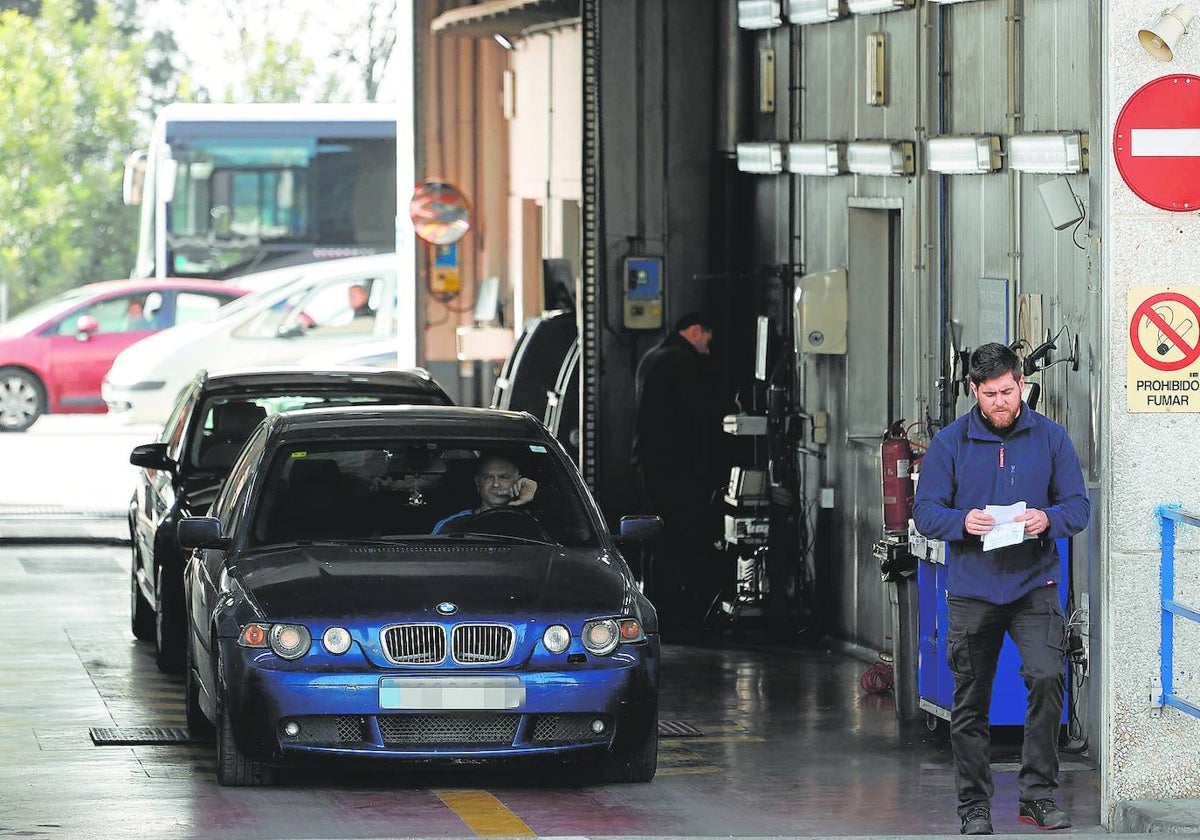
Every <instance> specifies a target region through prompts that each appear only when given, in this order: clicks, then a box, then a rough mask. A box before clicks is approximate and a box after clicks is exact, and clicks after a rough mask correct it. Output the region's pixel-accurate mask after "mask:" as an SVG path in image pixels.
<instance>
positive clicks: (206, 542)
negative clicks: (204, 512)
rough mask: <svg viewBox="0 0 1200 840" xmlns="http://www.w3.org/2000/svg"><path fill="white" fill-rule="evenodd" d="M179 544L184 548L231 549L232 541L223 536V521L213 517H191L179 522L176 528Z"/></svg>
mask: <svg viewBox="0 0 1200 840" xmlns="http://www.w3.org/2000/svg"><path fill="white" fill-rule="evenodd" d="M176 534H177V535H178V536H179V544H180V545H182V546H183V547H184V548H219V549H225V548H229V545H230V539H229V537H225V536H222V535H221V520H219V519H214V518H213V517H211V516H189V517H186V518H184V519H181V520H179V525H178V526H177V528H176Z"/></svg>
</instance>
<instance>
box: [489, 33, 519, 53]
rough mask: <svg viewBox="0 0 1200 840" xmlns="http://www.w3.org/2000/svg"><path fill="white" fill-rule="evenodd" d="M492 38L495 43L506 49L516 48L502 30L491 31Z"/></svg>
mask: <svg viewBox="0 0 1200 840" xmlns="http://www.w3.org/2000/svg"><path fill="white" fill-rule="evenodd" d="M492 38H493V39H494V40H495V41H496V43H497V44H499V45H500V46H502V47H504V49H506V50H515V49H516V48H517V47H516V45H515V44H513V42H512V41H510V40H509V39H508V38H507V37H506V36H505V35H504V33H502V32H493V33H492Z"/></svg>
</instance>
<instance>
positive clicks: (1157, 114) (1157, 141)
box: [1113, 74, 1200, 212]
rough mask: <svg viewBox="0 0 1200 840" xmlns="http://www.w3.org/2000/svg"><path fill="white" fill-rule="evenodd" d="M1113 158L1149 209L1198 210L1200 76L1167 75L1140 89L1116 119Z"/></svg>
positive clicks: (1199, 206) (1127, 181)
mask: <svg viewBox="0 0 1200 840" xmlns="http://www.w3.org/2000/svg"><path fill="white" fill-rule="evenodd" d="M1113 157H1114V158H1115V160H1116V162H1117V170H1118V171H1119V172H1120V173H1121V178H1122V179H1124V181H1125V183H1126V184H1127V185H1128V186H1129V189H1131V190H1133V192H1134V194H1135V195H1136V196H1137V197H1138V198H1140V199H1141V200H1142V201H1144V202H1146V203H1147V204H1153V205H1154V206H1155V207H1161V208H1162V209H1163V210H1175V211H1178V212H1184V211H1192V210H1198V209H1200V76H1190V75H1186V74H1177V75H1172V76H1163V77H1162V78H1160V79H1155V80H1154V81H1152V82H1149V83H1148V84H1145V85H1143V86H1142V87H1140V88H1138V90H1137V91H1136V92H1135V93H1134V94H1133V96H1131V97H1129V101H1128V102H1126V103H1125V107H1124V108H1122V109H1121V113H1120V115H1118V116H1117V124H1116V127H1115V129H1114V131H1113Z"/></svg>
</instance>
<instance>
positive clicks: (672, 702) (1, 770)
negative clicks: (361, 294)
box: [0, 535, 1103, 840]
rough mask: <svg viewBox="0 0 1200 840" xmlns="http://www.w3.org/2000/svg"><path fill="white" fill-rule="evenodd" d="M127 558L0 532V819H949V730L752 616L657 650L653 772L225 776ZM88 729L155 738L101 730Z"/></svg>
mask: <svg viewBox="0 0 1200 840" xmlns="http://www.w3.org/2000/svg"><path fill="white" fill-rule="evenodd" d="M0 536H2V535H0ZM128 569H129V567H128V550H127V549H124V548H120V547H110V546H89V545H47V544H44V543H39V544H34V545H13V544H4V543H0V635H2V637H3V639H4V643H3V645H0V836H22V837H35V838H36V837H70V838H87V837H97V838H99V837H102V838H104V840H121V839H122V838H147V837H155V838H159V839H160V840H169V838H183V837H196V838H232V837H238V838H317V837H324V838H334V837H337V838H342V837H363V838H367V837H371V838H381V837H471V836H535V835H536V836H558V837H566V836H570V837H580V836H625V837H629V836H689V837H727V836H827V835H867V836H899V835H954V834H957V833H958V822H957V819H956V818H955V813H954V794H953V790H952V786H953V784H952V772H951V768H950V762H949V752H948V748H947V745H946V733H945V730H944V728H943V729H941V730H940V731H938V732H934V733H931V732H929V731H927V730H926V728H925V725H924V722H923V721H918V722H915V723H914V724H912V725H907V726H900V725H899V724H898V723H897V721H896V718H895V715H894V713H893V709H892V701H891V698H890V696H875V695H867V694H865V693H864V692H863V691H862V689H861V688H860V687H859V684H858V680H859V676H860V675H861V674H862V672H863V671H864V670H865V669H866V667H867V664H868V663H864V662H860V661H858V660H856V659H853V658H850V657H848V656H845V655H843V654H840V653H836V652H832V651H830V650H828V649H826V648H824V647H820V646H816V647H813V646H802V645H799V644H798V645H794V646H788V647H784V646H771V645H767V644H755V643H754V642H753V636H752V635H750V636H749V637H748V638H746V639H743V640H740V641H739V642H738V643H736V644H735V643H733V642H732V641H729V642H728V643H722V644H713V645H709V646H703V647H701V646H697V647H690V646H679V645H668V646H667V647H666V648H665V651H664V668H663V674H662V684H663V695H662V703H661V718H662V720H663V722H664V723H663V727H664V730H665V732H666V733H667V734H666V735H665V737H664V738H663V739H662V742H661V743H662V752H661V758H660V763H659V773H658V776H657V778H656V779H655V780H654V781H653V782H652V783H650V784H643V785H586V784H584V783H582V782H580V781H579V780H578V779H572V778H569V777H567V778H564V777H563V774H562V773H561V771H560V770H558V769H557V768H546V767H529V766H526V765H515V766H514V765H505V766H484V767H480V766H455V767H448V768H447V767H421V768H417V769H407V770H406V769H403V768H396V767H393V766H380V765H372V766H369V767H365V768H364V767H362V766H342V765H338V766H329V765H321V766H317V767H313V768H308V769H303V770H297V771H294V772H289V773H288V774H286V775H284V777H283V779H282V780H281V782H280V784H279V785H278V786H276V787H274V788H269V789H231V788H222V787H220V786H218V785H217V784H216V781H215V779H214V769H213V753H214V751H213V748H212V746H211V745H209V744H196V743H189V742H186V741H182V740H178V739H179V738H180V735H181V733H182V727H183V699H182V697H183V693H182V692H183V689H182V680H181V679H180V678H177V677H169V676H165V675H162V674H160V673H159V672H158V671H157V669H156V668H155V666H154V662H153V657H152V650H151V649H150V647H149V646H147V645H145V644H143V643H138V642H135V641H134V640H133V638H132V636H131V635H130V632H129V618H128V615H129V589H128V579H129V571H128ZM93 728H102V729H106V730H109V731H108V732H107V733H101V734H104V735H107V736H109V737H112V738H115V739H116V740H121V739H122V738H132V739H133V740H144V741H152V742H155V743H145V744H124V745H112V746H97V745H96V744H95V743H94V742H93V739H92V737H91V730H92V729H93ZM997 735H998V737H999V740H1000V744H999V746H998V748H997V749H996V750H995V754H994V756H993V761H994V766H995V768H996V771H997V774H996V779H997V794H996V799H995V801H994V803H993V811H994V822H995V824H996V829H997V830H998V831H1000V832H1002V833H1012V834H1030V833H1035V831H1034V829H1032V828H1030V827H1028V826H1024V825H1021V824H1019V823H1018V822H1017V821H1016V817H1015V812H1016V765H1015V763H1014V762H1015V761H1016V757H1017V754H1018V745H1017V743H1016V741H1015V740H1014V733H1012V732H1005V731H999V732H998V733H997ZM1015 735H1016V736H1017V737H1019V733H1016V734H1015ZM1098 778H1099V777H1098V774H1097V773H1096V772H1095V770H1094V769H1093V768H1092V767H1091V766H1090V765H1089V764H1088V763H1087V762H1086V761H1085V760H1083V759H1081V758H1079V757H1076V756H1071V755H1065V754H1064V756H1063V771H1062V774H1061V776H1060V782H1061V785H1062V787H1061V789H1060V797H1059V802H1060V804H1061V805H1063V806H1065V807H1066V808H1067V809H1068V810H1069V811H1070V812H1071V813H1072V815H1073V817H1074V820H1075V825H1076V828H1075V829H1072V830H1071V831H1070V832H1067V833H1081V832H1082V833H1102V832H1103V829H1102V828H1101V827H1100V825H1099V812H1098V800H1099V795H1098V794H1099V792H1098Z"/></svg>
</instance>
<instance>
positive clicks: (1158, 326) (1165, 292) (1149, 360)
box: [1125, 286, 1200, 413]
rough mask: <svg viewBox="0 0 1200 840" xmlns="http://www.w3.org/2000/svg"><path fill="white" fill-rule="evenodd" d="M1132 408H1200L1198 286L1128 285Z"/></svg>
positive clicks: (1130, 397) (1133, 409) (1130, 399)
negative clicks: (1130, 286) (1129, 287)
mask: <svg viewBox="0 0 1200 840" xmlns="http://www.w3.org/2000/svg"><path fill="white" fill-rule="evenodd" d="M1127 302H1128V310H1127V311H1128V313H1129V347H1128V350H1127V352H1126V354H1125V357H1126V360H1127V361H1126V367H1127V373H1128V379H1127V381H1126V386H1125V390H1126V394H1127V398H1128V406H1129V410H1130V411H1131V412H1141V413H1147V412H1186V411H1191V412H1197V411H1200V286H1173V287H1171V286H1168V287H1150V286H1136V287H1134V288H1132V289H1130V290H1129V296H1128V300H1127Z"/></svg>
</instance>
